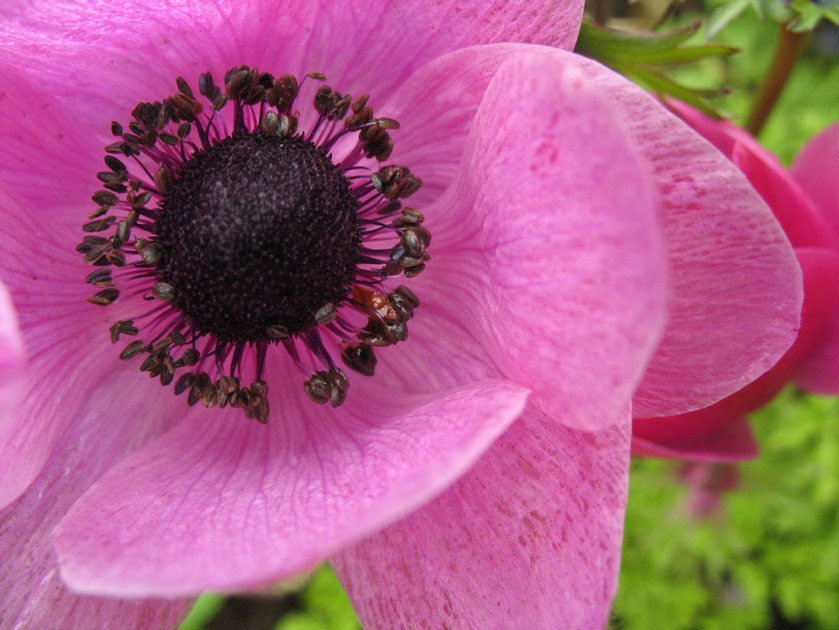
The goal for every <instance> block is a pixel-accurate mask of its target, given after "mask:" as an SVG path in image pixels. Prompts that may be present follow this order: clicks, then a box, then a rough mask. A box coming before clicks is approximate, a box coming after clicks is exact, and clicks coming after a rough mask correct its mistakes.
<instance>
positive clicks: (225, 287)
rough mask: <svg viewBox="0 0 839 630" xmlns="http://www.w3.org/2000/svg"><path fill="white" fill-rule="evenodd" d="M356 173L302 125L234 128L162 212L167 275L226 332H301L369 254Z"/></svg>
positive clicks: (203, 328) (190, 171)
mask: <svg viewBox="0 0 839 630" xmlns="http://www.w3.org/2000/svg"><path fill="white" fill-rule="evenodd" d="M358 207H359V202H358V200H357V199H356V197H355V196H354V195H353V194H352V192H351V190H350V182H349V180H347V178H346V177H344V175H343V174H342V173H341V171H340V170H339V169H338V168H337V167H336V166H335V165H334V164H333V163H332V161H331V160H330V159H329V157H328V156H327V155H326V154H325V153H324V152H323V151H322V150H321V149H320V148H318V147H316V146H315V145H314V144H313V143H311V142H308V141H306V140H304V139H302V138H300V137H299V136H294V137H291V138H281V137H278V136H276V135H273V136H269V135H267V134H265V133H262V132H256V133H251V134H248V135H245V136H240V137H232V138H225V139H224V140H222V141H221V142H219V143H218V144H216V145H214V146H212V147H211V148H210V149H209V150H207V151H199V152H196V153H195V154H193V156H192V157H191V158H190V160H189V161H188V162H186V163H185V164H184V165H183V167H181V169H180V170H179V171H178V177H177V179H176V180H175V182H174V184H173V185H172V186H171V187H170V188H169V189H168V190H167V191H166V195H165V196H164V198H163V201H162V204H161V214H160V218H159V220H158V222H157V242H158V243H159V244H160V246H161V250H162V251H161V260H160V263H159V264H158V269H159V279H160V280H161V281H162V282H166V283H168V284H169V285H171V286H172V288H173V290H174V299H173V303H174V304H175V305H176V306H177V308H178V309H180V310H181V312H183V313H184V315H186V316H187V317H188V318H189V320H190V321H191V322H192V325H193V326H194V327H195V328H196V330H198V331H200V332H203V333H208V334H211V335H214V336H215V337H216V338H218V339H219V340H221V341H224V342H240V341H246V342H258V341H268V340H270V339H271V337H270V336H269V332H268V331H269V330H270V329H271V328H272V327H273V326H282V327H284V328H285V329H286V330H287V331H288V333H289V334H298V333H300V332H302V331H303V330H305V329H307V328H309V327H311V326H313V325H315V323H316V322H315V313H316V312H317V311H318V310H319V309H320V308H321V307H322V306H324V305H325V304H337V303H339V302H341V300H343V299H345V298H346V296H347V295H348V293H349V287H350V285H351V283H352V281H353V279H354V278H355V276H356V273H357V270H356V264H357V262H358V260H359V256H360V255H361V247H360V245H361V235H360V231H359V220H358V214H357V210H358Z"/></svg>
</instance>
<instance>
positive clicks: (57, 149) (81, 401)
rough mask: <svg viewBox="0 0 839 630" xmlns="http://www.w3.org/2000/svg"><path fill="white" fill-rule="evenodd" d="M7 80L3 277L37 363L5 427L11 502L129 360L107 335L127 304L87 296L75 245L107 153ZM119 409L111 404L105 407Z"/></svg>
mask: <svg viewBox="0 0 839 630" xmlns="http://www.w3.org/2000/svg"><path fill="white" fill-rule="evenodd" d="M0 80H2V85H3V90H4V94H5V98H3V99H2V100H0V134H2V136H3V138H4V142H5V143H6V144H5V147H6V150H5V151H2V152H0V182H2V191H0V206H1V207H2V208H3V212H2V213H0V231H2V233H3V234H4V244H3V248H4V256H3V257H2V258H0V278H2V280H3V282H4V283H5V284H6V286H7V287H8V289H9V292H10V293H11V296H12V299H13V301H14V304H15V308H16V309H17V313H18V317H19V321H20V328H21V332H22V335H23V339H24V344H25V346H26V353H27V357H28V362H29V366H28V372H27V374H26V382H25V384H24V386H23V394H24V397H23V402H22V403H21V405H20V406H19V407H18V409H17V411H16V413H15V414H14V415H13V416H11V417H9V418H7V419H6V421H5V422H4V423H3V425H2V427H0V473H2V476H3V484H2V485H0V506H3V505H6V504H8V503H9V502H10V501H12V500H13V499H14V498H15V497H16V496H18V495H19V494H20V492H22V491H23V490H24V489H25V488H26V487H27V486H28V485H29V483H30V482H31V481H32V479H34V477H35V475H37V473H38V471H39V470H40V468H41V466H42V465H43V463H44V461H45V460H46V458H47V457H48V456H49V454H50V452H51V449H52V448H53V446H54V445H55V443H56V441H57V440H58V439H59V437H60V436H61V434H62V433H63V432H64V431H65V430H67V429H68V428H69V427H70V426H71V425H72V423H73V422H75V421H76V420H77V419H78V416H79V415H80V414H82V413H84V412H85V410H87V411H88V412H89V410H90V402H91V397H92V396H93V395H94V394H95V392H97V390H99V389H100V388H101V385H102V383H104V382H106V381H107V380H108V379H109V378H110V377H111V374H112V373H113V372H114V371H119V370H121V369H123V370H124V369H127V366H125V365H120V362H119V361H117V360H116V352H115V349H114V348H112V347H110V344H109V343H108V341H107V339H108V327H109V326H110V325H111V324H112V323H113V322H114V321H116V320H117V319H119V318H120V317H119V315H120V313H119V312H118V310H119V309H115V310H113V311H111V312H109V313H105V309H102V308H98V307H95V306H93V305H92V304H89V303H88V302H87V301H86V300H85V296H87V295H90V294H91V290H90V289H91V287H90V285H87V284H85V283H84V281H83V279H84V277H85V276H86V275H87V274H88V273H89V271H90V268H89V267H87V266H86V265H84V264H83V262H82V260H81V257H80V256H79V255H78V254H77V253H76V252H75V251H74V248H75V245H76V243H77V242H78V241H79V240H80V234H81V231H80V229H79V227H80V224H81V222H83V220H84V217H85V216H87V214H88V213H89V206H90V203H91V202H90V201H89V199H90V194H91V192H92V191H95V187H94V186H95V184H94V185H92V184H91V174H93V173H95V172H96V171H97V170H99V168H98V165H99V164H101V160H102V154H101V152H99V153H98V155H97V156H96V158H95V161H94V160H93V158H92V157H91V152H90V151H89V144H87V145H86V144H84V143H80V142H78V138H77V137H76V135H75V134H74V132H73V131H72V130H71V129H67V130H62V127H61V124H60V121H61V120H62V119H63V118H64V117H65V116H66V115H67V114H66V111H64V110H63V108H62V107H61V106H60V105H58V104H56V103H55V102H53V101H51V100H50V99H49V98H47V97H46V96H45V95H44V94H43V92H41V91H39V90H38V89H36V88H34V87H32V86H30V85H29V84H28V83H27V81H25V80H24V79H22V78H21V77H20V74H19V73H18V72H17V71H16V70H14V69H11V68H8V67H5V66H0ZM86 149H87V150H86ZM100 151H101V149H100ZM68 155H72V156H73V159H72V160H68V159H67V156H68ZM85 167H87V170H86V171H85V170H84V169H85ZM45 174H47V176H45ZM82 191H84V192H82ZM21 200H24V202H25V203H22V202H21ZM82 313H83V314H84V316H80V314H82ZM103 357H107V359H108V360H103ZM141 389H142V388H141ZM118 406H119V402H118V401H110V400H109V403H108V404H106V405H104V407H103V408H102V413H105V414H107V413H109V412H110V411H111V409H113V408H118Z"/></svg>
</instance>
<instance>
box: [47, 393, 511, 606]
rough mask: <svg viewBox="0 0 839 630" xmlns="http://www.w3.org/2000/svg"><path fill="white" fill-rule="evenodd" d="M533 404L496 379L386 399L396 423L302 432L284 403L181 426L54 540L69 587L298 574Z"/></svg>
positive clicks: (398, 511) (367, 420) (360, 409)
mask: <svg viewBox="0 0 839 630" xmlns="http://www.w3.org/2000/svg"><path fill="white" fill-rule="evenodd" d="M525 398H526V391H525V390H523V389H521V388H520V387H517V386H514V385H511V384H505V383H502V382H498V381H496V382H484V383H479V384H473V385H470V386H467V387H463V388H460V389H457V390H454V391H450V392H448V393H445V394H439V395H437V396H436V397H432V396H425V397H422V398H421V399H417V398H416V397H414V399H413V401H412V402H411V403H410V404H409V402H408V400H407V398H406V399H403V400H402V401H399V400H391V406H390V409H391V410H392V411H391V412H390V415H389V416H383V415H382V414H381V413H379V414H378V415H376V413H375V411H374V410H375V409H381V402H380V401H379V402H378V403H371V404H367V405H366V406H365V401H361V400H359V398H358V397H356V398H355V399H354V400H355V403H354V404H353V403H352V402H351V401H348V402H347V404H346V405H344V407H342V408H341V409H342V410H344V409H346V412H345V413H343V414H338V413H336V412H334V411H332V410H327V411H324V412H322V413H320V414H313V413H308V414H307V415H308V417H306V418H304V419H297V420H296V421H295V418H294V417H292V414H294V413H295V409H296V407H295V405H294V404H293V403H292V401H286V412H287V413H286V415H285V417H280V418H275V419H274V421H273V422H272V424H271V425H269V426H267V427H266V426H262V425H258V424H257V423H253V422H250V423H244V422H242V419H241V418H240V417H239V412H236V410H224V411H225V412H227V413H218V414H214V415H208V416H207V417H202V418H201V421H202V422H201V428H200V429H199V428H198V426H197V425H196V424H195V423H193V422H183V423H181V424H180V425H178V426H177V427H176V428H175V429H174V430H172V431H171V432H170V433H168V434H167V435H165V436H163V437H162V438H160V439H159V440H158V441H157V442H155V443H153V444H152V445H151V446H149V447H148V448H146V449H144V450H143V451H141V452H140V453H138V454H137V455H135V456H133V457H130V458H128V459H127V460H124V461H123V462H122V463H120V464H118V465H117V466H116V467H115V468H114V469H112V470H111V471H110V472H109V473H107V474H106V475H105V476H104V477H103V478H102V479H100V481H99V482H98V483H97V484H96V485H94V487H93V488H92V489H91V490H90V491H88V493H87V494H86V495H85V496H84V497H82V498H81V499H80V500H79V501H78V502H77V503H76V504H75V506H74V507H73V508H72V509H71V510H70V512H69V513H68V515H67V516H66V517H65V518H64V520H63V521H62V522H61V524H60V525H59V526H58V528H57V529H56V533H55V536H56V539H55V540H56V547H57V549H58V554H59V561H60V565H61V570H62V577H63V578H64V580H65V581H66V582H67V583H68V584H70V585H71V586H72V587H73V588H74V589H78V590H81V591H86V592H97V593H103V594H119V595H130V596H149V595H154V594H169V595H171V594H187V593H196V592H198V591H200V590H203V589H207V588H212V589H225V588H242V587H247V586H254V585H257V584H261V583H265V582H269V581H272V580H275V579H278V578H280V577H284V576H288V575H291V574H293V573H295V572H298V571H301V570H303V569H305V568H307V567H309V566H311V565H312V564H314V563H315V562H317V561H318V560H320V559H321V558H323V557H324V556H325V555H326V554H329V553H333V552H335V551H336V550H337V549H339V548H340V547H341V546H343V545H346V544H348V543H350V542H352V541H354V540H357V539H358V538H360V537H361V536H364V535H367V534H369V533H370V532H372V531H375V530H376V529H378V528H379V527H382V526H383V525H385V524H387V523H389V522H391V521H393V520H395V519H397V518H399V517H401V516H403V515H404V514H405V513H407V512H409V511H411V510H412V509H415V508H416V507H418V506H419V505H421V504H422V503H424V502H425V501H427V500H428V499H429V498H431V497H432V496H433V495H434V494H436V493H437V492H439V491H440V490H441V489H442V488H444V487H445V486H447V485H448V484H450V483H451V482H452V481H453V480H454V479H455V478H456V477H457V476H458V475H460V474H461V473H462V472H463V471H464V470H466V469H467V468H468V467H469V466H470V465H471V464H472V463H473V462H474V461H475V459H477V457H478V456H479V455H480V453H481V452H483V450H484V449H486V448H487V447H488V446H489V445H490V444H491V443H492V441H493V440H494V439H495V438H496V437H497V436H498V435H499V434H500V433H501V432H502V431H503V430H504V429H505V428H506V427H507V426H508V425H509V424H510V423H511V422H512V421H513V420H515V419H516V418H517V417H518V416H519V414H520V413H521V411H522V408H523V406H524V401H525ZM298 404H299V405H308V406H307V407H305V408H306V409H311V403H309V402H308V401H299V402H298ZM318 409H319V410H322V409H323V408H318ZM298 413H299V412H298ZM351 414H352V415H351ZM318 416H319V417H318Z"/></svg>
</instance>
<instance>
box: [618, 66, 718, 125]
mask: <svg viewBox="0 0 839 630" xmlns="http://www.w3.org/2000/svg"><path fill="white" fill-rule="evenodd" d="M619 72H620V70H619ZM622 74H624V75H625V76H626V77H627V78H629V79H631V80H632V81H634V82H635V83H637V84H638V85H640V86H641V87H643V88H645V89H647V90H649V91H650V92H654V93H655V94H656V95H657V96H659V97H660V98H662V99H664V100H665V101H666V99H667V97H674V98H677V99H679V100H680V101H684V102H685V103H687V104H688V105H692V106H693V107H695V108H696V109H698V110H700V111H702V112H703V113H705V114H707V115H708V116H712V117H714V118H722V117H723V116H722V115H721V114H720V112H718V111H717V110H716V109H715V108H714V106H713V105H711V104H710V103H709V102H708V101H707V100H706V99H707V97H709V96H715V95H716V94H719V90H699V89H695V88H689V87H687V86H684V85H681V84H680V83H676V82H675V81H674V80H673V79H671V78H669V77H667V76H665V75H663V74H661V73H660V72H656V71H655V70H652V69H650V68H643V67H633V68H624V72H622Z"/></svg>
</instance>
